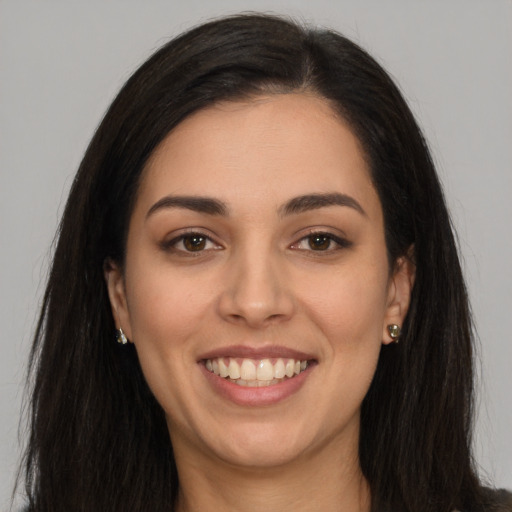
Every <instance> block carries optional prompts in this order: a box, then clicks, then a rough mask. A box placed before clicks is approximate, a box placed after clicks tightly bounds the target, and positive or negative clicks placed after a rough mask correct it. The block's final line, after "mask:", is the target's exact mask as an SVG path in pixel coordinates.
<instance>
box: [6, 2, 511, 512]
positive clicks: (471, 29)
mask: <svg viewBox="0 0 512 512" xmlns="http://www.w3.org/2000/svg"><path fill="white" fill-rule="evenodd" d="M242 10H259V11H272V12H278V13H286V14H290V15H292V16H295V17H298V18H301V19H306V20H309V21H311V22H313V23H315V24H318V25H324V26H328V27H331V28H334V29H336V30H339V31H341V32H342V33H344V34H345V35H347V36H349V37H351V38H353V39H354V40H356V41H357V42H359V43H360V44H361V45H362V46H363V47H365V48H366V49H367V50H369V51H370V53H372V54H373V55H374V56H375V57H376V58H377V59H378V60H379V61H380V62H381V63H382V64H383V65H384V67H385V68H386V69H387V70H388V71H389V72H390V73H391V75H392V76H393V77H394V78H395V79H396V81H397V82H398V84H399V86H400V87H401V89H402V91H403V92H404V94H405V97H406V98H407V100H408V101H409V103H410V105H411V107H412V110H413V111H414V113H415V114H416V115H417V117H418V119H419V121H420V124H421V125H422V127H423V129H424V131H425V134H426V136H427V139H428V140H429V142H430V145H431V147H432V150H433V153H434V157H435V160H436V162H437V165H438V169H439V172H440V175H441V179H442V181H443V183H444V186H445V191H446V195H447V199H448V203H449V205H450V208H451V211H452V214H453V219H454V223H455V226H456V228H457V230H458V234H459V241H460V246H461V251H462V255H463V259H464V267H465V271H466V276H467V279H468V283H469V290H470V295H471V299H472V303H473V309H474V315H475V322H476V326H477V328H478V332H479V335H480V361H481V363H480V366H481V372H480V373H481V376H480V378H479V407H478V420H477V433H476V438H475V447H476V454H477V460H478V462H479V464H480V466H481V468H482V473H483V474H484V475H486V476H487V477H488V478H489V479H490V480H492V481H494V482H495V484H496V485H497V486H500V487H508V488H512V439H511V433H512V407H511V405H512V401H511V399H510V396H511V394H512V377H511V374H512V369H511V362H512V335H511V333H512V291H511V290H512V273H511V267H512V242H511V239H512V235H511V233H512V230H511V223H512V206H511V205H512V201H511V196H512V165H511V164H512V151H511V144H512V116H511V114H512V100H511V98H512V95H511V91H512V55H511V53H512V2H511V1H510V0H492V1H489V0H430V1H420V0H376V1H364V0H336V1H332V0H331V1H328V0H315V1H313V2H312V1H307V0H303V1H300V0H295V1H294V0H274V1H270V0H268V1H266V0H255V1H250V0H240V1H235V0H215V1H213V2H212V1H206V0H202V1H201V0H187V2H182V1H176V0H166V1H164V0H146V1H142V0H140V1H129V0H122V1H121V0H109V1H107V0H87V1H85V0H83V1H64V0H63V1H52V0H45V1H33V2H32V1H28V0H0V235H1V236H0V243H1V252H0V290H1V296H0V440H1V442H0V510H4V509H5V508H7V503H8V500H9V497H10V492H11V487H12V484H13V478H14V474H15V471H16V466H17V461H18V459H19V455H20V445H19V439H18V424H19V421H20V408H21V403H22V391H23V379H24V375H25V370H26V360H27V354H28V349H29V344H30V339H31V336H32V333H33V329H34V325H35V321H36V316H37V312H38V305H39V302H40V299H41V295H42V292H43V290H44V282H45V278H46V272H47V266H48V262H49V258H50V254H51V243H52V239H53V236H54V233H55V230H56V227H57V223H58V220H59V215H60V213H61V212H62V209H63V205H64V202H65V199H66V195H67V191H68V188H69V186H70V183H71V180H72V177H73V175H74V172H75V171H76V169H77V166H78V164H79V161H80V159H81V156H82V154H83V152H84V150H85V147H86V145H87V143H88V141H89V139H90V138H91V136H92V134H93V131H94V129H95V127H96V125H97V124H98V122H99V121H100V119H101V117H102V115H103V113H104V111H105V109H106V108H107V106H108V105H109V103H110V101H111V100H112V99H113V96H114V95H115V93H116V91H117V90H118V89H119V88H120V86H121V85H122V83H123V82H124V81H125V80H126V79H127V78H128V76H129V75H130V74H131V72H132V71H133V70H134V69H135V68H136V67H137V66H138V64H140V63H141V62H142V61H143V60H144V59H145V58H146V57H148V56H149V54H150V53H151V52H152V51H154V50H155V49H156V48H157V47H159V46H160V45H161V44H163V43H164V42H165V41H167V40H168V39H169V38H170V37H171V36H173V35H176V34H177V33H179V32H180V31H182V30H184V29H186V28H189V27H190V26H192V25H195V24H197V23H198V22H200V21H205V20H207V19H209V18H211V17H214V16H218V15H222V14H228V13H234V12H239V11H242ZM69 342H70V343H72V342H73V340H69Z"/></svg>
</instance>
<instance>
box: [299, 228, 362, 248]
mask: <svg viewBox="0 0 512 512" xmlns="http://www.w3.org/2000/svg"><path fill="white" fill-rule="evenodd" d="M312 236H325V237H326V238H329V239H330V240H332V241H333V242H334V243H335V244H336V246H335V247H334V248H332V249H324V250H317V251H315V250H314V249H311V248H308V249H300V248H298V247H297V245H298V244H299V243H301V242H303V241H305V240H307V239H308V238H310V237H312ZM352 245H353V243H352V242H351V241H350V240H348V239H347V238H346V237H345V236H344V235H337V234H334V233H333V232H332V231H329V230H328V229H322V228H318V229H317V228H310V229H309V230H308V231H307V232H306V233H305V234H304V235H303V236H301V237H300V238H299V239H297V241H296V242H294V243H293V244H291V246H290V248H291V249H295V250H300V251H304V252H312V253H332V252H334V251H338V250H340V249H348V248H349V247H351V246H352Z"/></svg>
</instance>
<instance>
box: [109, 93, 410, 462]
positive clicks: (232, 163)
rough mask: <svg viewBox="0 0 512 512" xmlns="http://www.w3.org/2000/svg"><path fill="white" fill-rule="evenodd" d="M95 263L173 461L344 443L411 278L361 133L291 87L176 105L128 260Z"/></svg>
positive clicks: (299, 452)
mask: <svg viewBox="0 0 512 512" xmlns="http://www.w3.org/2000/svg"><path fill="white" fill-rule="evenodd" d="M390 268H393V270H390ZM106 278H107V281H108V287H109V293H110V298H111V303H112V309H113V313H114V317H115V320H116V323H117V326H118V327H122V328H123V330H124V331H125V333H126V335H127V337H128V338H129V340H130V341H131V342H133V343H134V344H135V347H136V350H137V354H138V357H139V359H140V364H141V367H142V370H143V372H144V375H145V377H146V380H147V382H148V384H149V386H150V388H151V390H152V392H153V393H154V395H155V397H156V399H157V400H158V402H159V403H160V404H161V406H162V408H163V409H164V411H165V413H166V417H167V423H168V427H169V432H170V435H171V439H172V441H173V445H174V448H175V452H176V457H177V460H178V461H179V458H180V457H186V456H187V454H189V455H190V454H192V453H195V454H196V455H197V454H199V455H197V456H198V457H202V458H207V459H209V460H215V461H217V463H219V462H220V461H223V462H227V463H230V464H232V465H236V466H250V467H266V466H272V465H273V466H275V465H280V464H291V463H293V462H294V461H299V460H302V459H304V458H307V457H311V456H313V455H314V454H321V453H327V451H331V450H332V449H333V448H335V449H337V450H344V451H345V452H350V453H357V443H358V433H359V412H360V406H361V402H362V400H363V398H364V396H365V394H366V392H367V390H368V387H369V385H370V383H371V380H372V377H373V374H374V372H375V368H376V364H377V359H378V356H379V351H380V348H381V345H382V343H389V342H391V339H390V337H389V334H388V332H387V329H386V326H387V325H388V324H392V323H396V324H401V323H402V321H403V318H404V316H405V313H406V309H407V305H408V299H409V293H410V287H411V281H412V276H411V272H410V269H409V266H408V265H407V264H406V263H404V262H402V261H398V262H396V265H394V266H393V265H390V262H389V261H388V259H387V253H386V246H385V240H384V226H383V215H382V210H381V205H380V202H379V199H378V196H377V194H376V191H375V189H374V187H373V185H372V182H371V179H370V175H369V171H368V166H367V163H366V161H365V158H364V155H363V153H362V150H361V147H360V145H359V143H358V140H357V139H356V138H355V136H354V135H353V133H352V132H351V130H350V129H349V127H348V125H347V124H345V123H344V122H343V121H342V120H340V118H339V117H337V116H336V115H335V114H334V113H333V111H332V110H331V108H330V107H329V106H328V104H327V103H326V102H325V101H324V100H322V99H319V98H317V97H314V96H310V95H305V94H288V95H279V96H270V97H262V98H256V99H253V100H247V101H245V102H233V103H222V104H218V105H216V106H214V107H212V108H209V109H207V110H203V111H200V112H198V113H196V114H194V115H193V116H191V117H189V118H188V119H186V120H185V121H183V122H182V123H181V124H180V125H179V126H178V127H177V128H176V129H175V130H174V131H173V132H172V133H171V134H170V135H169V136H168V137H167V139H166V140H164V142H163V143H162V144H161V145H160V146H159V148H158V149H157V150H156V152H155V153H154V155H153V157H152V159H151V160H150V162H149V164H148V166H147V168H146V169H145V171H144V173H143V177H142V181H141V185H140V189H139V191H138V197H137V200H136V204H135V208H134V211H133V214H132V217H131V220H130V225H129V233H128V240H127V249H126V261H125V266H124V268H123V269H120V268H119V267H117V266H116V265H115V264H112V265H111V266H110V267H109V268H108V269H107V271H106ZM134 414H136V411H134Z"/></svg>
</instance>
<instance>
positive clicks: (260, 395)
mask: <svg viewBox="0 0 512 512" xmlns="http://www.w3.org/2000/svg"><path fill="white" fill-rule="evenodd" d="M314 366H315V364H314V363H311V364H309V365H308V367H307V368H306V369H305V370H304V371H303V372H301V373H299V374H298V375H296V376H295V377H292V378H290V379H285V380H284V381H282V382H279V383H278V384H274V385H271V386H264V387H261V388H257V387H254V388H253V387H246V386H239V385H238V384H235V383H234V382H231V381H230V380H228V379H225V378H223V377H219V376H218V375H215V374H214V373H212V372H210V371H208V370H207V369H206V366H205V365H204V364H203V363H199V367H200V368H201V370H202V372H203V374H204V375H205V377H206V378H207V379H208V382H209V383H210V385H211V386H212V387H213V389H214V390H215V391H216V392H217V393H219V394H220V395H221V396H223V397H224V398H227V399H228V400H230V401H231V402H234V403H235V404H237V405H246V406H251V407H258V406H264V405H272V404H276V403H278V402H281V401H282V400H285V399H286V398H288V397H290V396H291V395H293V394H295V393H296V392H297V391H299V389H300V388H301V387H302V386H303V384H304V382H305V381H306V379H307V378H308V377H309V375H310V373H311V371H312V370H313V368H314Z"/></svg>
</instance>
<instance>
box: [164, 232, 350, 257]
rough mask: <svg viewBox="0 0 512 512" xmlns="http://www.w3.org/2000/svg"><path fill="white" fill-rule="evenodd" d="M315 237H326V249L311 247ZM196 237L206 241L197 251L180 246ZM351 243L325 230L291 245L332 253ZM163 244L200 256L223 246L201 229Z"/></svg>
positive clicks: (345, 247) (183, 253) (310, 250)
mask: <svg viewBox="0 0 512 512" xmlns="http://www.w3.org/2000/svg"><path fill="white" fill-rule="evenodd" d="M315 237H317V238H322V239H325V241H327V242H328V246H327V247H326V248H324V249H318V250H315V249H313V248H312V247H311V241H312V239H313V238H315ZM194 238H196V239H200V241H199V243H202V242H204V245H203V246H202V247H201V246H200V248H199V249H198V250H197V251H194V250H190V249H187V248H186V247H185V246H183V247H182V248H178V244H180V243H181V244H185V243H186V241H187V240H191V239H194ZM302 242H306V243H308V244H309V249H307V248H300V247H299V245H300V244H301V243H302ZM192 243H197V242H192ZM208 244H213V245H214V247H213V248H208V247H206V246H207V245H208ZM332 244H335V247H331V246H332ZM351 245H352V242H350V241H348V240H347V239H345V238H340V237H338V236H336V235H333V234H332V233H329V232H325V231H311V232H310V233H308V234H307V235H306V236H303V237H302V238H300V239H299V240H298V241H297V242H294V243H293V244H292V245H291V246H290V247H291V248H292V249H294V250H299V251H304V252H313V253H332V252H333V251H338V250H340V249H347V248H349V247H350V246H351ZM161 246H162V249H164V250H166V251H169V250H170V251H172V252H176V253H180V254H182V255H187V256H196V255H197V256H199V255H200V254H201V253H203V252H205V251H211V250H220V249H222V246H221V245H220V244H217V243H216V242H214V241H213V240H212V238H211V237H210V236H209V235H207V234H205V233H202V232H201V231H189V232H186V233H182V234H180V235H179V236H177V237H175V238H173V239H172V240H169V241H166V242H163V243H162V244H161Z"/></svg>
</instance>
